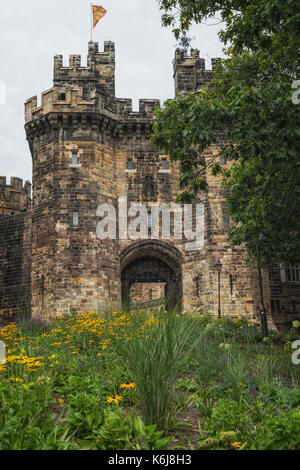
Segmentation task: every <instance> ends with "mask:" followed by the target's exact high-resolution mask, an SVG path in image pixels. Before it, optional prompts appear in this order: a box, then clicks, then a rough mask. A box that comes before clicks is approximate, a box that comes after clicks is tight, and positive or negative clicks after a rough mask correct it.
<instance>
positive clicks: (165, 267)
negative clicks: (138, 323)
mask: <svg viewBox="0 0 300 470" xmlns="http://www.w3.org/2000/svg"><path fill="white" fill-rule="evenodd" d="M181 264H182V255H181V253H180V251H179V250H177V248H175V247H174V246H172V245H170V244H168V243H163V242H159V241H143V242H138V243H135V244H133V245H131V246H130V247H129V248H126V250H124V252H123V253H122V255H121V279H122V302H123V304H125V305H127V306H129V305H132V304H134V305H138V304H143V303H146V304H148V303H150V304H151V303H153V304H154V305H155V303H156V302H157V301H164V302H165V305H166V309H167V310H169V309H171V308H174V307H175V306H179V307H180V304H181V297H182V275H181Z"/></svg>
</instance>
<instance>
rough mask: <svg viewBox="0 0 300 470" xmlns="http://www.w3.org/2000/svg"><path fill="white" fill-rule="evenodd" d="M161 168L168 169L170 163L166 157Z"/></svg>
mask: <svg viewBox="0 0 300 470" xmlns="http://www.w3.org/2000/svg"><path fill="white" fill-rule="evenodd" d="M161 168H162V170H168V168H169V164H168V162H167V160H166V158H164V159H163V160H162V162H161Z"/></svg>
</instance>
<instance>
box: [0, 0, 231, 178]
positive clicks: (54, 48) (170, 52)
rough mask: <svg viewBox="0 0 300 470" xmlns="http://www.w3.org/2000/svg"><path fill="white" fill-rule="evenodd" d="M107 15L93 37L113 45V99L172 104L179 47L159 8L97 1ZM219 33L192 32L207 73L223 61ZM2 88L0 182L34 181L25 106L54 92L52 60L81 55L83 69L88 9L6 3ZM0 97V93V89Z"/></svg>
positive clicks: (75, 3) (81, 0) (74, 1)
mask: <svg viewBox="0 0 300 470" xmlns="http://www.w3.org/2000/svg"><path fill="white" fill-rule="evenodd" d="M94 4H96V5H102V6H103V7H104V8H105V9H106V10H107V11H108V13H107V14H106V16H105V17H104V18H103V19H102V20H101V21H100V22H99V23H98V26H97V27H96V29H95V30H94V37H93V40H94V41H98V42H99V50H103V42H104V41H105V40H108V41H114V42H115V44H116V95H117V97H119V98H133V104H134V109H136V108H137V106H138V99H139V98H159V99H160V100H161V101H164V100H165V99H167V98H171V97H173V96H174V84H173V70H172V60H173V57H174V51H175V48H176V40H175V39H174V36H173V35H172V32H171V29H166V28H162V26H161V12H160V11H159V8H158V2H157V1H156V0H99V1H97V0H96V1H95V2H94ZM219 29H220V26H208V25H200V26H197V25H194V26H193V27H192V28H191V30H190V32H189V35H190V36H191V37H194V40H193V42H192V47H194V48H197V49H200V53H201V57H204V58H205V59H206V66H207V67H210V58H212V57H220V56H222V55H223V54H222V45H221V43H220V41H219V38H218V31H219ZM0 31H1V40H0V64H1V65H0V67H1V73H0V84H1V83H4V84H5V88H6V103H5V104H0V176H1V175H3V176H7V177H10V176H18V177H20V178H23V179H29V180H30V181H31V156H30V152H29V149H28V145H27V142H26V137H25V132H24V102H25V101H26V100H27V99H28V98H30V97H32V96H34V95H37V96H38V103H39V102H40V94H41V92H42V91H44V90H47V89H48V88H51V86H52V79H53V76H52V75H53V56H54V55H55V54H63V55H64V64H65V65H67V63H68V56H69V54H81V55H82V63H83V65H86V56H87V46H88V41H89V40H90V1H88V0H63V1H61V0H42V1H40V0H26V2H19V1H18V2H16V1H14V0H11V1H10V2H4V1H1V13H0ZM0 95H1V86H0Z"/></svg>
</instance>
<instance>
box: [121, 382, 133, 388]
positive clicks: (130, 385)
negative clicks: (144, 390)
mask: <svg viewBox="0 0 300 470" xmlns="http://www.w3.org/2000/svg"><path fill="white" fill-rule="evenodd" d="M135 387H136V385H135V383H129V382H127V383H125V384H121V385H120V388H125V389H126V390H130V389H131V388H135Z"/></svg>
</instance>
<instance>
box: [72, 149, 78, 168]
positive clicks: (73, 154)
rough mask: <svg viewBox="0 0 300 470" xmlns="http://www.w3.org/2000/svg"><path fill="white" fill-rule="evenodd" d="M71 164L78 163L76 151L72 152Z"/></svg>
mask: <svg viewBox="0 0 300 470" xmlns="http://www.w3.org/2000/svg"><path fill="white" fill-rule="evenodd" d="M72 165H78V153H76V152H73V153H72Z"/></svg>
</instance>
